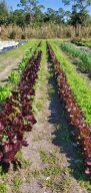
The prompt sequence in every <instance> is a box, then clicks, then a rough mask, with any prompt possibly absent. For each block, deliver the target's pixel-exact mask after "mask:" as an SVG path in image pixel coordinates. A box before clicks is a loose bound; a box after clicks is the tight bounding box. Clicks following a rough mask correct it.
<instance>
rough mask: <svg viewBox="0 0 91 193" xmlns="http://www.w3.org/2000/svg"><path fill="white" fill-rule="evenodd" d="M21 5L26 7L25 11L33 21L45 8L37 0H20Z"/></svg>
mask: <svg viewBox="0 0 91 193" xmlns="http://www.w3.org/2000/svg"><path fill="white" fill-rule="evenodd" d="M18 6H19V7H22V8H23V9H24V12H25V13H27V18H28V20H29V21H30V23H31V22H33V19H34V16H35V15H36V14H37V13H39V11H41V9H43V8H44V6H43V5H39V2H38V1H37V0H20V4H18Z"/></svg>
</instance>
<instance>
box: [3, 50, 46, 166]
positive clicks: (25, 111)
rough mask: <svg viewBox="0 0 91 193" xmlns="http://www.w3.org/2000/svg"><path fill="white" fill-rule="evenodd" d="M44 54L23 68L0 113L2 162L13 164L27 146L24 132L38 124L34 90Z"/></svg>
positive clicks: (38, 55)
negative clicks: (34, 108)
mask: <svg viewBox="0 0 91 193" xmlns="http://www.w3.org/2000/svg"><path fill="white" fill-rule="evenodd" d="M41 55H42V52H41V51H39V52H38V53H37V55H36V57H35V56H34V55H33V56H32V58H31V59H30V60H29V62H28V63H27V65H26V67H25V68H23V72H22V74H21V78H20V82H19V84H18V87H17V88H16V89H15V90H14V91H12V94H11V96H9V97H8V98H7V99H6V102H5V103H4V105H3V111H2V112H1V113H0V161H1V162H7V163H9V162H12V161H14V159H15V155H16V153H17V152H18V151H19V150H20V148H21V147H22V145H24V146H27V145H28V144H27V142H26V140H25V139H24V132H25V131H31V129H32V126H33V124H34V123H36V120H35V118H34V115H33V112H32V100H33V97H34V95H35V90H34V88H33V86H34V84H35V82H36V79H37V78H38V70H39V66H40V61H41Z"/></svg>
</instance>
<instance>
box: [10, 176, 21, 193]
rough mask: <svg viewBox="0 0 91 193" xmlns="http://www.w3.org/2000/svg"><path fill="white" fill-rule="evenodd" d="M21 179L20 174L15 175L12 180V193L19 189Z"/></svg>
mask: <svg viewBox="0 0 91 193" xmlns="http://www.w3.org/2000/svg"><path fill="white" fill-rule="evenodd" d="M22 182H23V181H22V177H21V176H20V174H19V173H18V174H16V175H15V176H14V178H13V187H12V190H13V191H14V192H19V188H20V186H21V185H22Z"/></svg>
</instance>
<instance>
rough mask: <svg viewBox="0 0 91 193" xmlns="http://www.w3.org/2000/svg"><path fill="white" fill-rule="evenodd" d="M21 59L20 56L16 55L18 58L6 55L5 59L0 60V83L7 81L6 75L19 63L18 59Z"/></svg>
mask: <svg viewBox="0 0 91 193" xmlns="http://www.w3.org/2000/svg"><path fill="white" fill-rule="evenodd" d="M21 60H22V56H20V57H18V58H16V59H15V58H14V59H13V58H12V57H10V58H9V57H7V60H6V59H3V60H2V61H1V62H0V85H1V84H4V83H6V82H8V76H9V73H10V72H11V71H12V70H16V69H17V66H18V64H19V63H20V61H21Z"/></svg>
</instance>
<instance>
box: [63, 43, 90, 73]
mask: <svg viewBox="0 0 91 193" xmlns="http://www.w3.org/2000/svg"><path fill="white" fill-rule="evenodd" d="M61 48H62V50H63V51H66V52H68V53H69V54H70V55H71V56H73V57H78V58H79V59H80V62H78V63H77V65H78V66H79V67H80V69H81V70H82V71H83V72H84V71H85V72H88V73H89V72H90V71H91V54H90V53H88V52H86V51H83V50H80V49H79V48H77V47H76V46H75V45H73V44H71V43H62V44H61Z"/></svg>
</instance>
